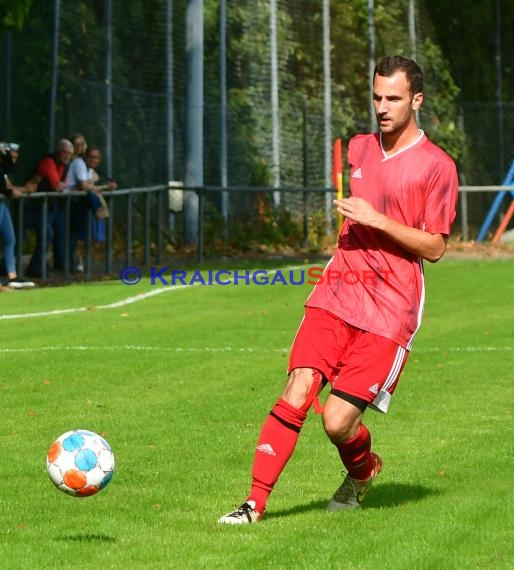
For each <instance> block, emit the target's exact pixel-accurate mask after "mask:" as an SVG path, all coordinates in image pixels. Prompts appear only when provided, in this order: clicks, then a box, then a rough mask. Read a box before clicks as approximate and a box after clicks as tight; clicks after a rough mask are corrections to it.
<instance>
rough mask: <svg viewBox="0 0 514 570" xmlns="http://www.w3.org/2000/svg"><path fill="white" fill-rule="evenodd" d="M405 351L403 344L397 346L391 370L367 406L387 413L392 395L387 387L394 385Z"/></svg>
mask: <svg viewBox="0 0 514 570" xmlns="http://www.w3.org/2000/svg"><path fill="white" fill-rule="evenodd" d="M405 352H406V350H405V348H403V346H399V347H398V350H397V351H396V356H395V359H394V361H393V365H392V366H391V370H390V371H389V374H388V375H387V378H386V379H385V382H384V385H383V386H382V388H381V389H380V392H379V393H378V394H377V395H376V396H375V399H374V400H373V402H371V404H369V407H370V408H372V409H374V410H376V411H377V412H382V413H383V414H386V413H387V410H388V408H389V404H390V402H391V396H392V394H391V393H390V392H389V388H391V387H392V386H394V383H395V382H396V379H397V378H398V374H400V371H401V369H402V363H403V360H404V358H405Z"/></svg>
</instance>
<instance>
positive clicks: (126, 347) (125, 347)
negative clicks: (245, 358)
mask: <svg viewBox="0 0 514 570" xmlns="http://www.w3.org/2000/svg"><path fill="white" fill-rule="evenodd" d="M67 351H68V352H73V351H75V352H86V351H87V352H94V351H99V352H122V351H140V352H175V353H203V354H206V353H216V352H225V353H233V354H239V353H245V352H246V353H263V352H268V353H269V352H280V353H284V352H286V353H287V352H289V348H287V347H283V348H273V347H269V348H266V347H233V346H201V347H186V346H182V347H181V346H144V345H143V346H141V345H131V344H120V345H113V346H105V345H98V346H96V345H91V346H88V345H62V346H40V347H25V348H1V347H0V353H1V354H18V353H31V352H67ZM512 351H514V348H512V347H511V346H453V347H436V346H433V347H427V348H419V349H414V350H413V352H414V353H424V352H425V353H426V352H429V353H432V352H438V353H442V354H444V353H450V352H463V353H466V352H471V353H473V352H479V353H482V352H512Z"/></svg>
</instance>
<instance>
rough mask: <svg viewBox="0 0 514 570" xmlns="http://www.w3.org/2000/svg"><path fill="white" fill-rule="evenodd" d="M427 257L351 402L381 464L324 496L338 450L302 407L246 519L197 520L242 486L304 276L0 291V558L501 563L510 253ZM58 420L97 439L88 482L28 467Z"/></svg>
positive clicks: (508, 561) (507, 481)
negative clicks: (349, 487)
mask: <svg viewBox="0 0 514 570" xmlns="http://www.w3.org/2000/svg"><path fill="white" fill-rule="evenodd" d="M256 268H257V266H256ZM426 269H427V295H428V298H427V305H426V311H425V320H424V325H423V327H422V329H421V332H420V333H419V335H418V338H417V341H416V344H415V348H414V350H413V352H412V355H411V357H410V360H409V362H408V364H407V367H406V370H405V373H404V375H403V377H402V381H401V382H400V386H399V388H398V390H397V392H396V395H395V397H394V398H393V402H392V405H391V409H390V412H389V414H388V415H387V416H382V415H379V414H376V413H374V412H367V414H366V423H367V424H368V425H369V426H370V428H371V430H372V433H373V436H374V448H375V449H376V450H377V451H379V452H380V454H381V455H382V457H383V460H384V470H383V472H382V474H381V476H380V477H379V479H378V480H377V482H376V484H375V486H374V487H373V489H372V490H371V491H370V494H369V495H368V497H367V499H366V503H365V507H364V508H363V509H362V510H360V511H352V512H343V513H334V514H327V513H326V512H325V510H324V509H325V505H326V502H327V500H328V499H329V497H330V496H331V494H332V492H333V491H334V489H335V488H336V487H337V486H338V485H339V484H340V481H341V476H340V469H341V467H340V464H339V459H338V456H337V452H336V451H335V449H334V448H333V447H332V446H331V445H330V443H329V442H328V440H327V439H326V437H325V435H324V434H323V430H322V427H321V423H320V419H319V417H318V416H316V415H315V414H314V413H312V412H311V413H310V414H309V417H308V420H307V422H306V425H305V428H304V431H303V433H302V435H301V437H300V441H299V444H298V447H297V450H296V453H295V455H294V456H293V458H292V460H291V461H290V463H289V465H288V466H287V468H286V470H285V472H284V474H283V477H282V479H281V480H280V481H279V483H278V485H277V487H276V489H275V492H274V494H273V495H272V498H271V500H270V502H269V505H268V511H267V513H266V516H265V518H264V520H263V522H262V523H261V524H259V525H252V526H246V527H226V526H221V525H218V524H217V522H216V521H217V518H218V517H219V516H220V515H222V514H224V513H225V512H227V511H228V510H230V509H232V508H233V507H236V506H238V505H239V503H240V502H242V500H243V499H244V498H245V494H246V492H247V490H248V484H249V475H250V469H251V461H252V457H253V448H254V445H255V441H256V439H257V435H258V431H259V428H260V425H261V422H262V421H263V419H264V418H265V416H266V415H267V413H268V411H269V409H270V408H271V406H272V405H273V403H274V402H275V400H276V398H277V397H278V395H279V393H280V391H281V389H282V386H283V383H284V381H285V367H286V362H287V354H288V348H289V346H290V344H291V341H292V339H293V336H294V333H295V331H296V328H297V326H298V324H299V321H300V319H301V316H302V313H303V301H304V300H305V298H306V296H307V294H308V292H309V291H310V286H309V285H305V286H281V285H276V286H255V285H253V286H244V285H240V286H225V287H223V286H212V287H208V286H207V287H202V286H199V287H186V288H182V289H177V290H172V289H171V288H166V289H165V291H164V292H163V293H162V294H158V295H154V296H151V297H149V298H143V297H142V296H139V297H138V295H140V294H142V293H145V292H149V291H156V290H157V287H152V286H150V285H149V283H148V280H146V279H144V280H143V282H142V283H141V284H139V285H137V286H134V287H128V286H125V285H123V284H121V283H120V282H109V283H102V284H87V285H75V286H70V287H60V288H46V289H39V290H34V291H19V292H15V293H1V294H0V307H1V308H0V313H1V315H2V316H3V318H2V319H1V327H2V346H1V348H0V351H1V353H2V354H1V357H2V363H3V365H2V372H1V375H0V398H1V403H2V407H1V419H0V426H1V429H0V450H1V464H0V481H1V483H2V484H1V486H0V566H1V567H2V568H5V569H9V570H10V569H38V570H39V569H53V568H55V569H62V568H66V569H68V568H70V569H71V568H73V569H75V568H77V569H78V568H81V569H97V568H102V569H111V568H112V569H121V568H128V569H138V568H152V569H153V568H155V569H161V568H162V569H167V568H177V569H181V568H205V569H211V568H212V569H215V568H228V569H232V568H234V569H239V568H241V569H254V568H255V569H260V568H263V569H264V568H270V569H271V568H272V569H289V568H291V569H293V568H294V569H296V568H301V569H312V568H316V569H317V568H320V569H321V568H323V569H366V570H367V569H406V570H407V569H408V570H412V569H429V568H430V569H431V568H434V569H437V570H447V569H459V570H460V569H476V568H479V569H481V568H492V569H507V568H509V569H511V568H513V567H514V478H513V472H514V470H513V467H514V464H513V441H514V437H513V427H514V421H513V415H512V402H513V399H514V264H513V263H512V261H474V262H472V261H443V262H441V263H439V264H438V265H436V266H428V267H427V268H426ZM129 297H135V298H136V299H137V302H133V303H130V304H123V303H122V302H123V301H124V300H126V299H127V298H129ZM116 302H120V303H119V304H118V305H113V304H115V303H116ZM102 307H103V308H102ZM78 308H82V310H80V311H74V309H78ZM64 309H68V310H69V312H67V313H62V312H60V311H61V310H64ZM49 311H55V313H53V314H46V315H40V314H39V313H41V312H45V313H47V312H49ZM29 314H30V316H27V315H29ZM23 315H25V318H22V316H23ZM5 317H9V318H5ZM74 428H86V429H91V430H94V431H99V432H102V433H103V434H105V437H106V439H107V440H108V441H109V442H110V444H111V445H112V447H113V449H114V452H115V454H116V459H117V468H116V473H115V475H114V478H113V481H112V482H111V484H110V485H109V486H108V487H107V488H106V489H105V490H104V491H102V492H101V493H100V494H99V495H97V496H94V497H89V498H83V499H76V498H72V497H69V496H67V495H64V494H63V493H61V492H59V491H58V490H57V489H56V488H55V487H54V486H53V485H52V484H51V482H50V480H49V479H48V477H47V474H46V470H45V455H46V451H47V448H48V447H49V445H50V443H51V442H52V441H53V439H54V438H56V437H57V436H58V435H60V434H61V433H63V432H65V431H68V430H70V429H74Z"/></svg>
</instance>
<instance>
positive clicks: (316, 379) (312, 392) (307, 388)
mask: <svg viewBox="0 0 514 570" xmlns="http://www.w3.org/2000/svg"><path fill="white" fill-rule="evenodd" d="M322 382H323V379H322V375H321V373H320V372H319V371H318V370H314V369H312V368H295V369H294V370H292V371H291V373H290V374H289V379H288V381H287V384H286V388H285V390H284V392H283V394H282V398H283V399H284V400H286V402H288V403H289V404H291V405H292V406H294V407H295V408H298V409H301V410H305V411H307V410H308V409H309V408H310V407H311V405H312V402H313V401H314V398H315V397H316V396H317V395H318V393H319V391H320V388H321V386H322Z"/></svg>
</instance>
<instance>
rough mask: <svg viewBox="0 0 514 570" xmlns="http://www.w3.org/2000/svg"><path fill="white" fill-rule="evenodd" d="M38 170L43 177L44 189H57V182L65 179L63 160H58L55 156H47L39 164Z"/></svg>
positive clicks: (47, 190)
mask: <svg viewBox="0 0 514 570" xmlns="http://www.w3.org/2000/svg"><path fill="white" fill-rule="evenodd" d="M36 172H37V174H38V176H39V177H40V178H41V182H42V183H43V187H44V190H45V191H46V192H49V191H52V190H55V188H56V187H57V184H58V183H59V182H60V181H61V180H63V178H64V175H65V165H64V164H63V163H62V162H57V161H56V160H55V158H54V157H53V156H46V157H45V158H43V159H42V160H41V161H40V162H39V164H38V165H37V170H36ZM43 181H45V182H43Z"/></svg>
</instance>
